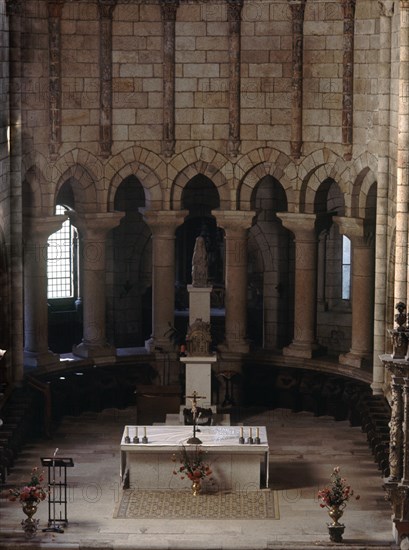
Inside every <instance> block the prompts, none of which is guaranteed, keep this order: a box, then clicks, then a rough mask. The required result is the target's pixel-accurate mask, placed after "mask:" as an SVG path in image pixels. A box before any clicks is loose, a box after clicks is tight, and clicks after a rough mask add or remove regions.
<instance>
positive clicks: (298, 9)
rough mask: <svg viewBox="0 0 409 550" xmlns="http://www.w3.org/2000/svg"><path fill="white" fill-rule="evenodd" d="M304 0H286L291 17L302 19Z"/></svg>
mask: <svg viewBox="0 0 409 550" xmlns="http://www.w3.org/2000/svg"><path fill="white" fill-rule="evenodd" d="M305 3H306V0H288V5H289V6H290V9H291V15H292V17H293V19H302V18H303V17H304V10H305Z"/></svg>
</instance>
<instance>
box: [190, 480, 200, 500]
mask: <svg viewBox="0 0 409 550" xmlns="http://www.w3.org/2000/svg"><path fill="white" fill-rule="evenodd" d="M201 489H202V486H201V483H200V479H194V480H193V482H192V495H193V496H194V497H197V495H198V494H199V493H200V491H201Z"/></svg>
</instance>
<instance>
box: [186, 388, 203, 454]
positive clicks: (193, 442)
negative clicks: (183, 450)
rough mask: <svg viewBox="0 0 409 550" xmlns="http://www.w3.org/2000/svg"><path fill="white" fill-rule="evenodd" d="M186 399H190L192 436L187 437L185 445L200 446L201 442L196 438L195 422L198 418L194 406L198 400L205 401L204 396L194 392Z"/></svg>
mask: <svg viewBox="0 0 409 550" xmlns="http://www.w3.org/2000/svg"><path fill="white" fill-rule="evenodd" d="M186 398H187V399H190V400H191V402H192V415H193V436H192V437H189V439H188V440H187V441H186V443H189V445H200V444H201V443H202V442H201V440H200V439H199V438H198V437H196V421H197V418H198V416H197V407H196V405H197V400H198V399H206V396H204V395H198V394H197V391H196V390H194V391H193V393H192V395H187V396H186Z"/></svg>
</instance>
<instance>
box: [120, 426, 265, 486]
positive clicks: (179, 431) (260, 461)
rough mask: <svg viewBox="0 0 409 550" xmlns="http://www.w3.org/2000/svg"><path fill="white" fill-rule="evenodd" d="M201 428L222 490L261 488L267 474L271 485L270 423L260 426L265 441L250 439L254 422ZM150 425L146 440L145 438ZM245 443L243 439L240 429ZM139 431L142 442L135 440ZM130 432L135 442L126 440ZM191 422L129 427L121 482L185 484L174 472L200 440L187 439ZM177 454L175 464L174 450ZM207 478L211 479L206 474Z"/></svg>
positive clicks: (199, 434)
mask: <svg viewBox="0 0 409 550" xmlns="http://www.w3.org/2000/svg"><path fill="white" fill-rule="evenodd" d="M199 428H200V431H199V432H196V437H198V438H199V439H200V440H201V441H202V444H201V445H200V448H201V449H202V450H203V451H204V453H205V456H204V461H205V462H207V463H209V464H210V467H211V469H212V471H213V475H212V477H213V478H214V483H215V484H216V485H217V488H218V489H226V490H256V489H260V487H261V482H262V481H261V480H262V474H264V482H265V485H266V487H268V466H269V446H268V441H267V431H266V428H265V426H260V427H258V432H259V437H260V443H259V444H255V443H253V444H250V443H247V438H248V437H249V434H250V429H251V430H252V436H253V438H255V436H256V430H257V428H256V427H254V426H251V428H250V427H249V426H243V427H240V426H200V427H199ZM145 429H146V435H147V438H148V442H147V443H142V437H143V436H144V432H145ZM241 429H242V432H243V436H244V438H245V443H244V444H241V443H239V437H240V432H241ZM136 432H137V435H138V437H139V441H140V442H139V443H133V438H134V436H135V434H136ZM127 434H128V436H129V438H130V443H126V442H125V437H126V435H127ZM192 435H193V428H192V426H166V425H161V426H125V428H124V431H123V434H122V439H121V445H120V450H121V469H120V475H121V480H122V484H123V485H124V486H130V487H131V488H135V489H137V488H140V489H175V488H181V487H186V480H181V479H180V477H179V476H177V475H174V474H173V469H174V468H175V467H176V468H178V467H179V465H180V464H179V459H178V458H179V453H180V451H181V450H182V447H183V446H185V447H186V449H187V450H188V451H189V450H195V448H196V445H189V444H187V440H188V439H189V438H190V437H192ZM174 454H175V455H176V458H177V461H176V463H174V462H172V455H174ZM206 483H208V480H207V479H206Z"/></svg>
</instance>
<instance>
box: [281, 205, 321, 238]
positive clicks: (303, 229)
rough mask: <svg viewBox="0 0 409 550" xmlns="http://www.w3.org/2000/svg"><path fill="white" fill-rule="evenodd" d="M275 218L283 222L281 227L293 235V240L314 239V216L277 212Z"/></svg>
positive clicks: (315, 216)
mask: <svg viewBox="0 0 409 550" xmlns="http://www.w3.org/2000/svg"><path fill="white" fill-rule="evenodd" d="M277 216H278V217H279V218H280V220H281V221H282V222H283V226H284V227H285V228H286V229H289V230H290V231H291V232H292V233H294V235H295V238H296V239H299V238H300V237H307V236H309V237H310V238H316V231H315V224H316V221H317V215H316V214H304V213H299V212H277Z"/></svg>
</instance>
